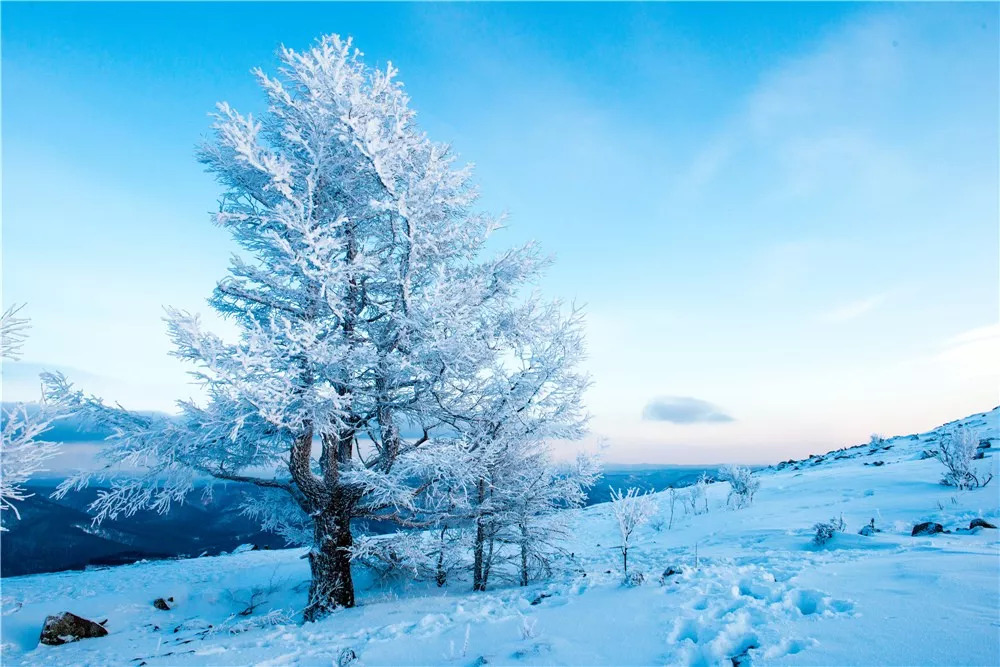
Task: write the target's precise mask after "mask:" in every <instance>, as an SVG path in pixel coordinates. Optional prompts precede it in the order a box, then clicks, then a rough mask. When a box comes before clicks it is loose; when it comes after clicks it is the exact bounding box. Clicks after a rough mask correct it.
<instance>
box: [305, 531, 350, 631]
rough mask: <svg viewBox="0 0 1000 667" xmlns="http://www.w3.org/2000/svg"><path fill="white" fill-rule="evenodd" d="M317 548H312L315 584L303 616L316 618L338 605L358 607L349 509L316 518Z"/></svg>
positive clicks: (310, 559) (314, 541)
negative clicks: (353, 570) (353, 575)
mask: <svg viewBox="0 0 1000 667" xmlns="http://www.w3.org/2000/svg"><path fill="white" fill-rule="evenodd" d="M313 527H314V532H313V547H312V550H310V551H309V567H310V569H311V570H312V583H311V584H310V586H309V602H308V603H307V605H306V609H305V612H304V614H303V618H304V619H305V620H306V621H307V622H308V621H315V620H318V619H320V618H322V617H323V616H325V615H327V614H329V613H330V612H331V611H333V610H334V609H337V608H338V607H353V606H354V581H353V580H352V579H351V553H350V548H351V546H352V545H353V544H354V538H353V536H352V535H351V519H350V515H349V514H347V513H346V512H340V513H334V512H322V513H319V514H317V515H315V516H314V517H313Z"/></svg>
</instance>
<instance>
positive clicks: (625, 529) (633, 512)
mask: <svg viewBox="0 0 1000 667" xmlns="http://www.w3.org/2000/svg"><path fill="white" fill-rule="evenodd" d="M657 509H658V508H657V506H656V499H655V498H654V497H653V495H652V494H651V493H643V492H642V491H641V490H639V489H637V488H634V487H633V488H630V489H628V490H627V491H624V492H623V491H622V490H621V489H617V490H616V489H614V488H612V489H611V513H612V514H613V515H614V517H615V522H616V523H617V524H618V534H619V536H620V537H621V544H620V545H619V546H618V549H619V550H620V551H621V553H622V570H623V572H624V577H625V580H626V581H628V552H629V549H630V548H632V546H633V545H634V544H635V531H636V529H637V528H639V526H641V525H643V524H644V523H646V522H647V521H649V518H650V517H651V516H653V515H654V514H655V513H656V512H657Z"/></svg>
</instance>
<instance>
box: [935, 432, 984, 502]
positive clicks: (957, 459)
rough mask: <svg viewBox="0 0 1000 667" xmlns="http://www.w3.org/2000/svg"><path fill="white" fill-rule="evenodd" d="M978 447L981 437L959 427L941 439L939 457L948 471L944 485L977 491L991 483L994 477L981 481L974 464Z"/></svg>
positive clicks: (946, 471) (943, 479) (943, 480)
mask: <svg viewBox="0 0 1000 667" xmlns="http://www.w3.org/2000/svg"><path fill="white" fill-rule="evenodd" d="M978 446H979V435H978V434H977V433H976V432H975V431H973V430H971V429H967V428H961V427H959V428H957V429H955V430H953V431H951V432H950V433H946V434H945V435H944V437H943V438H941V445H940V447H939V449H938V453H937V457H938V460H940V461H941V463H942V464H944V467H945V469H946V470H945V474H944V477H943V478H941V483H942V484H944V485H945V486H955V487H958V488H959V489H977V488H980V487H983V486H986V485H987V484H989V483H990V480H991V479H993V475H992V474H990V475H989V476H987V477H986V478H985V479H983V480H980V479H979V474H977V472H976V470H975V468H974V466H973V463H972V462H973V461H974V460H975V458H976V450H977V448H978Z"/></svg>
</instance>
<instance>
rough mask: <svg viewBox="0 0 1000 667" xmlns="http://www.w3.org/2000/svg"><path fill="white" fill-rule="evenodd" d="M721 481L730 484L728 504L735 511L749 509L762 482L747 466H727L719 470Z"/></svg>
mask: <svg viewBox="0 0 1000 667" xmlns="http://www.w3.org/2000/svg"><path fill="white" fill-rule="evenodd" d="M719 479H721V480H722V481H724V482H729V485H730V487H731V490H730V492H729V496H728V498H727V499H726V503H727V504H728V505H729V506H730V507H733V508H735V509H739V508H741V507H747V506H748V505H750V503H752V502H753V497H754V495H755V494H756V493H757V491H758V490H759V489H760V480H759V479H757V478H756V477H754V476H753V471H752V470H750V468H747V467H746V466H740V465H726V466H723V467H722V468H721V469H720V470H719Z"/></svg>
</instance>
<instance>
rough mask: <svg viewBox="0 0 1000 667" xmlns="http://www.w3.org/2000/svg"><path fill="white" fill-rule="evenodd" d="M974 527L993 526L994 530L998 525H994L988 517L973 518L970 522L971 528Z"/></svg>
mask: <svg viewBox="0 0 1000 667" xmlns="http://www.w3.org/2000/svg"><path fill="white" fill-rule="evenodd" d="M973 528H992V529H993V530H996V529H997V527H996V526H994V525H993V524H992V523H990V522H989V521H987V520H986V519H973V520H972V521H971V522H970V523H969V530H972V529H973Z"/></svg>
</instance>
